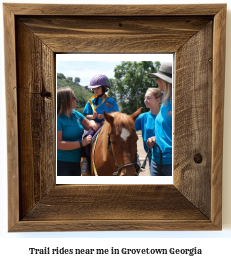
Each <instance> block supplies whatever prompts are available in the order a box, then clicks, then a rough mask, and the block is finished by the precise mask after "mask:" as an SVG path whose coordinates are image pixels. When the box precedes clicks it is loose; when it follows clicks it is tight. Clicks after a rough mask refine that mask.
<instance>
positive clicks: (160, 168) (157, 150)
mask: <svg viewBox="0 0 231 261" xmlns="http://www.w3.org/2000/svg"><path fill="white" fill-rule="evenodd" d="M148 77H150V78H157V84H158V86H159V88H160V90H161V91H163V93H164V94H163V99H162V105H161V107H160V112H159V113H158V115H157V117H156V120H155V136H154V137H151V138H149V139H148V141H147V145H148V147H149V148H152V147H154V148H153V150H152V159H153V161H152V163H151V169H152V170H151V171H152V173H153V175H154V176H171V175H172V64H171V63H162V64H161V66H160V69H159V71H158V72H157V73H151V74H149V75H148Z"/></svg>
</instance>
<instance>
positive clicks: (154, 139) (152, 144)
mask: <svg viewBox="0 0 231 261" xmlns="http://www.w3.org/2000/svg"><path fill="white" fill-rule="evenodd" d="M154 142H156V137H155V136H154V137H151V138H148V140H147V145H148V147H149V148H152V147H153V146H154Z"/></svg>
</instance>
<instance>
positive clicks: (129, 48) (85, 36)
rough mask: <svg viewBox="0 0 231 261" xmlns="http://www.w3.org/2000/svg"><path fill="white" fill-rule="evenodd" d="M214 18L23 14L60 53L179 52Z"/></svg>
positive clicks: (34, 29) (28, 25) (33, 28)
mask: <svg viewBox="0 0 231 261" xmlns="http://www.w3.org/2000/svg"><path fill="white" fill-rule="evenodd" d="M211 19H212V17H211V16H206V17H203V18H198V17H195V16H192V17H190V18H189V17H187V16H182V17H135V18H133V17H73V16H71V17H52V16H49V17H42V18H40V17H21V18H19V20H20V21H21V22H22V23H24V24H25V26H26V27H28V28H29V29H30V30H31V31H33V33H34V34H35V35H36V36H38V38H39V39H41V40H42V42H43V43H44V44H46V45H47V46H49V48H50V49H51V50H53V51H54V52H56V53H57V52H59V53H62V52H63V50H64V49H65V51H66V52H76V53H79V52H80V53H81V52H90V53H100V52H101V53H137V52H139V53H144V52H145V53H153V50H155V52H159V53H162V52H175V51H176V50H177V49H178V48H179V47H180V46H182V43H185V42H187V41H188V39H190V38H191V37H192V36H193V35H194V34H196V33H197V32H198V31H199V30H201V29H202V28H203V27H204V26H205V25H206V24H207V23H208V22H209V21H211ZM60 39H62V41H60ZM141 42H142V44H140V43H141Z"/></svg>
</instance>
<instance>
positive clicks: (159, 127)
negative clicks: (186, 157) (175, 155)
mask: <svg viewBox="0 0 231 261" xmlns="http://www.w3.org/2000/svg"><path fill="white" fill-rule="evenodd" d="M155 132H156V142H157V144H158V145H159V146H160V149H161V151H162V164H163V165H167V164H172V103H171V102H170V100H168V101H167V104H166V105H164V104H162V105H161V107H160V112H159V113H158V115H157V117H156V121H155ZM152 159H153V160H154V161H155V162H156V163H158V164H160V154H159V149H158V148H157V146H154V149H153V150H152Z"/></svg>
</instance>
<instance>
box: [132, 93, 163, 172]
mask: <svg viewBox="0 0 231 261" xmlns="http://www.w3.org/2000/svg"><path fill="white" fill-rule="evenodd" d="M161 98H162V92H161V91H160V89H159V88H148V89H147V91H146V94H145V98H144V103H145V106H146V107H147V108H148V109H150V111H148V112H145V113H142V114H140V116H139V117H138V118H137V119H136V121H135V128H136V130H137V131H138V130H141V131H142V138H143V146H144V150H145V151H146V152H148V149H149V148H148V146H147V140H148V138H151V137H153V136H155V119H156V116H157V114H158V113H159V111H160V104H161ZM148 161H149V169H150V175H151V176H152V175H153V174H152V172H151V161H152V157H151V155H150V154H148Z"/></svg>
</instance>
